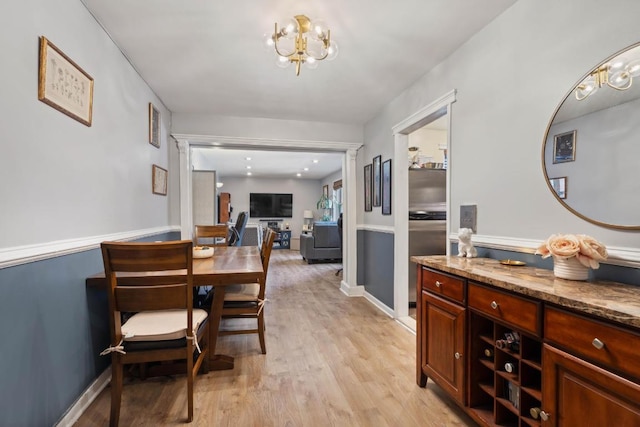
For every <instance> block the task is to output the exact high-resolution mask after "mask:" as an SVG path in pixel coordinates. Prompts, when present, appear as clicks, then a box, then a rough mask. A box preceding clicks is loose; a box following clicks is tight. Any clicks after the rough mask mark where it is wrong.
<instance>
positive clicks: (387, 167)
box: [382, 159, 391, 215]
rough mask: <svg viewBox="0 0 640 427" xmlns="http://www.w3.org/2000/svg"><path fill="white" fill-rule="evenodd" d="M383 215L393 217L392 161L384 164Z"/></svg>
mask: <svg viewBox="0 0 640 427" xmlns="http://www.w3.org/2000/svg"><path fill="white" fill-rule="evenodd" d="M382 215H391V159H389V160H386V161H385V162H384V163H383V164H382Z"/></svg>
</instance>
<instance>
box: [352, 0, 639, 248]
mask: <svg viewBox="0 0 640 427" xmlns="http://www.w3.org/2000/svg"><path fill="white" fill-rule="evenodd" d="M603 7H604V6H603V4H602V3H600V2H596V1H591V0H565V1H562V2H558V1H553V0H520V1H518V2H517V3H515V5H514V6H512V7H511V8H510V9H508V10H507V11H506V12H505V13H504V14H502V15H501V16H499V17H498V18H496V19H495V20H494V21H493V22H492V23H491V24H489V25H488V26H487V27H486V28H484V29H483V30H482V31H481V32H479V33H478V34H477V35H476V36H474V37H473V38H472V39H470V40H469V41H468V42H467V43H465V44H464V45H463V46H462V47H461V48H460V49H458V50H457V51H456V52H455V53H454V54H452V55H451V56H450V57H449V58H447V59H446V60H445V61H444V62H442V63H441V64H439V65H438V66H436V67H435V68H434V69H433V70H432V71H431V72H429V73H428V74H426V75H425V76H423V77H422V78H421V79H420V80H418V81H417V82H416V83H415V84H413V85H412V86H411V87H409V88H408V89H407V90H406V91H405V92H403V93H402V94H400V95H399V96H398V97H397V98H396V99H394V100H393V101H392V102H391V103H389V104H388V105H387V106H386V107H385V108H384V109H383V110H382V111H381V112H380V113H379V114H378V115H377V116H376V117H375V118H373V119H372V120H371V121H369V122H368V123H367V124H366V126H365V132H364V140H365V147H364V149H363V150H361V153H359V155H358V168H359V170H362V167H363V166H364V165H365V164H367V163H370V162H371V159H372V158H373V157H374V156H376V155H378V154H381V155H382V158H383V161H384V159H385V158H389V157H391V156H392V154H393V135H392V132H391V128H392V127H393V126H394V125H395V124H397V123H399V122H400V121H401V120H403V119H405V118H407V117H408V116H410V115H411V114H412V113H414V112H416V111H418V110H419V109H420V108H421V107H423V106H425V105H428V104H430V103H431V102H433V101H434V100H436V99H437V98H439V97H440V96H442V95H444V94H445V93H448V92H449V91H450V90H452V89H456V90H457V102H456V103H454V104H453V107H452V114H451V118H452V127H451V129H450V131H451V144H452V147H451V153H449V154H450V157H449V159H450V160H449V161H450V163H449V165H450V169H451V186H452V212H451V221H452V222H451V224H452V228H453V230H455V229H457V227H456V224H458V223H459V206H460V205H461V204H468V203H473V204H477V206H478V223H477V224H478V233H479V234H483V235H488V236H501V237H509V238H521V239H539V240H543V239H545V238H546V237H548V236H549V235H550V234H551V233H555V232H578V233H585V234H589V235H592V236H594V237H596V238H598V239H599V240H601V241H602V242H604V243H605V244H607V245H609V246H612V245H615V246H618V247H629V248H638V247H639V246H640V245H639V244H638V233H637V232H635V233H634V232H625V231H618V230H610V229H605V228H602V227H598V226H596V225H593V224H591V223H589V222H586V221H584V220H582V219H580V218H578V217H576V216H575V215H573V214H572V213H571V212H569V211H568V210H566V209H565V208H564V207H562V205H560V203H558V202H557V201H556V199H555V198H554V196H553V195H552V194H551V192H550V191H549V190H548V188H547V184H546V182H545V179H544V175H543V172H542V165H541V154H540V153H541V149H542V143H543V140H544V136H545V131H546V127H547V125H548V123H549V121H550V119H551V115H552V114H553V113H554V111H555V109H556V107H557V106H558V104H559V103H560V102H561V101H562V100H563V99H564V97H565V95H566V94H567V92H568V91H569V90H570V89H571V87H572V86H573V85H574V84H575V83H576V82H577V81H578V80H579V79H580V78H581V77H582V76H583V75H584V74H585V73H586V72H587V71H588V70H590V69H591V68H592V67H594V66H595V65H597V64H598V63H600V62H601V61H602V60H604V59H605V58H607V57H608V56H609V55H611V54H613V53H615V52H617V51H618V50H620V49H622V48H623V47H625V46H628V45H631V44H633V43H635V42H637V41H639V40H640V27H638V25H637V22H636V21H637V19H636V18H637V16H639V15H640V2H636V1H629V0H613V1H610V2H608V3H607V4H606V11H613V10H615V11H621V13H610V12H606V13H605V10H604V9H603ZM603 34H606V37H603V36H602V35H603ZM443 36H446V35H444V34H443ZM417 58H419V55H418V56H417ZM398 161H402V162H404V161H405V160H404V159H398ZM396 163H397V162H396ZM361 175H362V174H358V175H357V177H358V179H359V180H360V181H359V183H358V188H362V187H361V186H362V179H363V178H362V176H361ZM360 199H361V198H359V200H358V203H359V207H358V212H359V215H358V216H359V219H358V221H359V222H364V223H365V224H374V225H388V226H392V225H393V216H382V215H381V213H380V209H375V208H374V210H373V212H362V206H361V205H362V200H360ZM394 214H401V215H404V214H405V213H404V212H402V213H397V212H394Z"/></svg>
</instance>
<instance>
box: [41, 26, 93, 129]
mask: <svg viewBox="0 0 640 427" xmlns="http://www.w3.org/2000/svg"><path fill="white" fill-rule="evenodd" d="M38 99H39V100H40V101H42V102H44V103H45V104H47V105H49V106H51V107H53V108H55V109H56V110H58V111H60V112H61V113H64V114H66V115H67V116H69V117H72V118H74V119H75V120H77V121H79V122H80V123H82V124H84V125H86V126H91V120H92V114H93V78H92V77H91V76H90V75H89V74H87V73H86V72H85V71H84V70H83V69H82V68H80V67H79V66H78V64H76V63H75V62H73V61H72V60H71V58H69V57H68V56H67V55H65V54H64V53H63V52H62V51H61V50H60V49H58V48H57V47H56V46H55V45H54V44H53V43H51V42H50V41H49V40H48V39H47V38H46V37H44V36H42V37H40V64H39V67H38Z"/></svg>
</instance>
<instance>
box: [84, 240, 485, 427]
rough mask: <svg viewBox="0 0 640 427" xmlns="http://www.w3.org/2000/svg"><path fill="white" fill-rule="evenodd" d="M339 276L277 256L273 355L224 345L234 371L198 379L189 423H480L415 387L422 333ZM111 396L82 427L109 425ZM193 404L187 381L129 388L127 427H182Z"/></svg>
mask: <svg viewBox="0 0 640 427" xmlns="http://www.w3.org/2000/svg"><path fill="white" fill-rule="evenodd" d="M338 268H339V265H338V264H313V265H308V264H306V263H305V262H303V261H302V259H301V257H300V254H299V253H297V252H294V251H274V252H273V253H272V255H271V265H270V267H269V278H268V283H267V299H268V301H267V303H266V305H265V321H266V327H267V330H266V344H267V354H266V355H263V354H261V352H260V344H259V342H258V337H257V335H232V336H226V337H221V338H220V339H219V340H218V346H219V347H218V350H217V352H218V353H223V354H229V355H233V356H234V357H235V368H234V369H233V370H228V371H215V372H214V371H212V372H209V373H207V374H205V375H200V376H199V377H198V378H197V379H196V382H195V393H194V394H195V397H194V405H195V409H194V420H193V423H192V424H191V425H194V426H230V427H231V426H233V427H245V426H246V427H253V426H256V427H263V426H264V427H269V426H273V427H282V426H287V427H288V426H292V427H298V426H300V427H305V426H309V427H315V426H349V427H351V426H362V427H369V426H375V427H383V426H408V427H410V426H434V427H435V426H438V427H441V426H472V425H475V424H474V423H473V421H472V420H471V419H470V418H469V417H467V416H466V415H465V414H464V413H463V412H462V411H461V410H460V409H459V408H458V407H457V406H455V404H453V403H452V401H451V400H450V399H448V398H447V397H446V396H445V395H444V393H443V392H442V390H440V389H439V388H438V387H437V386H436V385H434V384H433V383H432V382H431V381H429V382H428V384H427V387H426V388H420V387H418V386H417V385H416V383H415V342H416V339H415V335H413V334H412V333H411V332H409V331H407V330H406V329H405V328H404V327H403V326H401V325H400V324H398V323H397V322H396V321H395V320H393V319H391V318H389V317H388V316H387V315H385V314H384V313H382V312H381V311H380V310H378V309H377V308H375V307H374V306H373V305H372V304H371V303H369V302H368V301H366V300H365V299H364V298H349V297H347V296H346V295H344V294H343V293H342V292H340V289H339V288H340V280H341V277H340V276H335V274H334V273H335V272H336V271H337V269H338ZM232 322H246V320H237V319H234V320H232ZM226 326H227V327H233V325H231V324H228V325H226ZM109 392H110V389H109V388H108V387H107V389H105V390H104V391H103V392H102V393H100V395H99V396H98V398H97V399H96V400H95V401H94V402H93V403H92V404H91V405H90V407H89V408H88V409H87V410H86V411H85V413H84V414H83V415H82V416H81V417H80V419H79V420H78V421H77V423H76V424H75V425H77V426H83V427H84V426H89V427H92V426H105V425H108V422H109V399H110V396H109ZM186 401H187V399H186V379H185V377H184V376H179V375H178V376H175V377H172V378H170V377H162V378H153V379H148V380H145V381H140V380H130V381H129V382H127V383H125V387H124V393H123V397H122V411H121V416H120V425H122V426H129V425H136V426H174V425H181V424H182V423H184V421H185V420H186Z"/></svg>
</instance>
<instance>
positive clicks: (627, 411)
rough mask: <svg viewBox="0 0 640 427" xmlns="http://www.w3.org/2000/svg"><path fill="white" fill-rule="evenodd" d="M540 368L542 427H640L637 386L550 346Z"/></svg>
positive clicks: (545, 350)
mask: <svg viewBox="0 0 640 427" xmlns="http://www.w3.org/2000/svg"><path fill="white" fill-rule="evenodd" d="M636 358H637V355H636ZM636 362H637V359H636ZM543 365H544V388H543V390H542V400H543V401H544V407H543V409H544V411H545V414H544V417H545V418H547V420H546V421H545V423H544V426H545V427H556V426H557V427H571V426H616V427H622V426H628V427H635V426H639V425H640V386H638V384H637V383H634V382H632V381H629V380H627V379H624V378H622V377H619V376H617V375H615V374H612V373H611V372H609V371H608V370H606V369H602V368H600V367H597V366H595V365H592V364H590V363H588V362H585V361H584V360H582V359H580V358H579V357H576V356H572V355H570V354H568V353H565V352H563V351H561V350H558V349H555V348H553V347H551V346H549V345H545V347H544V351H543Z"/></svg>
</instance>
